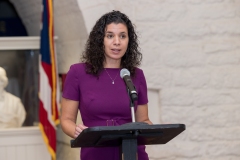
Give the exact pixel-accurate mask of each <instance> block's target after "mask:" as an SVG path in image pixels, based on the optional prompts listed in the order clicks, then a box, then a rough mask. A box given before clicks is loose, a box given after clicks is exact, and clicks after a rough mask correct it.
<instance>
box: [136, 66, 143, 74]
mask: <svg viewBox="0 0 240 160" xmlns="http://www.w3.org/2000/svg"><path fill="white" fill-rule="evenodd" d="M142 74H143V70H142V69H141V68H138V67H136V68H135V75H138V76H139V75H142Z"/></svg>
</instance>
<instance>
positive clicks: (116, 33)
mask: <svg viewBox="0 0 240 160" xmlns="http://www.w3.org/2000/svg"><path fill="white" fill-rule="evenodd" d="M128 41H129V38H128V29H127V27H126V25H125V24H122V23H118V24H116V23H111V24H109V25H107V26H106V30H105V36H104V50H105V59H106V63H108V62H111V61H116V60H117V61H119V62H121V58H122V57H123V56H124V54H125V52H126V50H127V47H128Z"/></svg>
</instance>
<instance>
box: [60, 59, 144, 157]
mask: <svg viewBox="0 0 240 160" xmlns="http://www.w3.org/2000/svg"><path fill="white" fill-rule="evenodd" d="M85 67H86V64H85V63H77V64H74V65H72V66H71V67H70V70H69V71H68V73H67V77H66V79H65V83H64V90H63V95H62V96H63V97H64V98H66V99H71V100H74V101H79V110H80V113H81V117H82V121H83V124H84V125H85V126H88V127H94V126H118V125H122V124H125V123H130V122H131V121H132V119H131V110H130V106H129V105H130V102H129V96H128V93H127V89H126V85H125V83H124V81H123V79H122V78H121V77H120V69H119V68H106V70H107V71H105V70H102V71H101V72H100V74H99V77H96V76H94V75H91V74H87V73H86V72H85ZM108 74H109V75H108ZM109 76H111V78H112V79H114V78H115V77H116V79H115V80H114V84H112V80H111V78H110V77H109ZM132 81H133V83H134V85H135V87H136V91H137V93H138V101H137V102H136V104H135V111H136V109H137V105H143V104H147V103H148V98H147V85H146V80H145V77H144V74H143V71H142V70H141V69H139V68H136V75H135V77H134V78H133V79H132ZM80 157H81V160H118V159H119V148H118V147H103V148H94V147H91V148H81V153H80ZM138 160H148V155H147V153H146V152H145V146H138Z"/></svg>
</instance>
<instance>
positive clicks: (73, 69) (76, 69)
mask: <svg viewBox="0 0 240 160" xmlns="http://www.w3.org/2000/svg"><path fill="white" fill-rule="evenodd" d="M85 66H86V64H85V63H75V64H72V65H71V66H70V69H69V71H68V73H69V74H71V73H72V74H77V75H82V74H85V73H86V71H85Z"/></svg>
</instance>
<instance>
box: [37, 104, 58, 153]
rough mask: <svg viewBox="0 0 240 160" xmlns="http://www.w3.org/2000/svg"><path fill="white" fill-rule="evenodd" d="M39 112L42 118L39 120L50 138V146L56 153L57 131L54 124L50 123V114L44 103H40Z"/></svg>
mask: <svg viewBox="0 0 240 160" xmlns="http://www.w3.org/2000/svg"><path fill="white" fill-rule="evenodd" d="M39 104H40V106H39V112H40V113H41V116H40V117H39V120H40V122H41V124H42V126H43V128H44V132H45V134H46V136H47V138H48V144H49V145H50V146H51V148H52V149H53V150H54V151H56V133H55V132H56V130H55V128H54V127H53V126H52V124H50V123H49V121H48V113H47V111H46V110H45V109H44V107H43V103H42V101H40V102H39Z"/></svg>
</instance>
